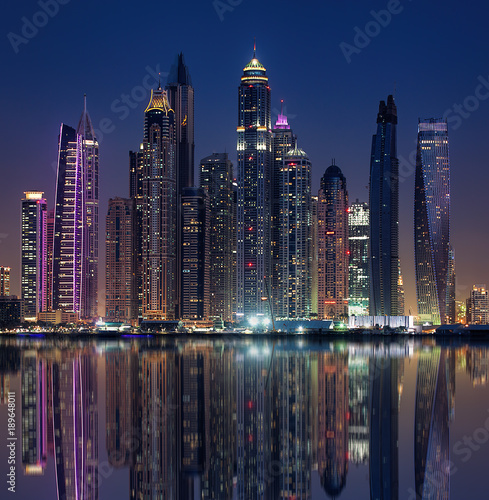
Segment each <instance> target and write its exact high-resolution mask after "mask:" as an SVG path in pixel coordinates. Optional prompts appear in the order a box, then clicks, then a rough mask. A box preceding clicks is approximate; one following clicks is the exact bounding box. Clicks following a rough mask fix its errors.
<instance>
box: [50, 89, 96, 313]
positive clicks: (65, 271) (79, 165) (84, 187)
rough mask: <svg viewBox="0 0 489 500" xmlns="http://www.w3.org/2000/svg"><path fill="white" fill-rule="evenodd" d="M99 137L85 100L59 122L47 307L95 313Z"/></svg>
mask: <svg viewBox="0 0 489 500" xmlns="http://www.w3.org/2000/svg"><path fill="white" fill-rule="evenodd" d="M98 168H99V163H98V142H97V139H96V137H95V135H94V131H93V127H92V122H91V121H90V116H89V115H88V111H87V107H86V98H85V106H84V110H83V113H82V115H81V118H80V122H79V124H78V129H77V130H75V129H74V128H72V127H69V126H67V125H65V124H62V125H61V129H60V134H59V138H58V174H57V185H56V201H55V209H54V231H53V232H54V234H53V248H52V255H53V256H52V262H53V264H52V309H53V310H58V309H61V310H64V311H73V312H75V313H77V314H79V316H80V318H84V319H93V318H95V317H97V316H98Z"/></svg>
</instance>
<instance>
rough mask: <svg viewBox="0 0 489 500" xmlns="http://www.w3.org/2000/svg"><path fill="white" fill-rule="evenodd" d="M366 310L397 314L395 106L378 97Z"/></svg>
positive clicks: (397, 242) (380, 313) (397, 212)
mask: <svg viewBox="0 0 489 500" xmlns="http://www.w3.org/2000/svg"><path fill="white" fill-rule="evenodd" d="M369 189H370V190H369V207H370V314H371V315H372V316H398V315H399V288H398V286H399V285H398V281H399V227H398V226H399V161H398V159H397V108H396V105H395V103H394V98H393V97H392V96H391V95H390V96H388V98H387V104H386V103H385V101H380V105H379V113H378V115H377V133H376V134H375V135H374V136H373V138H372V153H371V158H370V187H369Z"/></svg>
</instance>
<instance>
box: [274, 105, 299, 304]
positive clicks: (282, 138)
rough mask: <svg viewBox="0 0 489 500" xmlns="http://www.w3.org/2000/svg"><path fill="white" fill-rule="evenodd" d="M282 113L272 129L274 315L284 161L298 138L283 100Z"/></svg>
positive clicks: (278, 296)
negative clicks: (288, 119) (284, 109)
mask: <svg viewBox="0 0 489 500" xmlns="http://www.w3.org/2000/svg"><path fill="white" fill-rule="evenodd" d="M281 107H282V109H281V112H280V114H279V115H278V117H277V121H276V122H275V126H274V128H273V129H272V170H271V176H272V177H271V197H272V211H271V238H272V240H271V252H272V274H271V279H270V280H269V281H268V285H269V286H270V285H271V292H270V293H271V295H272V300H273V310H274V314H275V313H276V312H277V311H278V300H279V298H280V294H281V293H282V291H281V290H279V284H278V279H279V272H280V271H279V267H280V256H279V252H280V235H281V230H280V211H281V209H282V197H281V188H282V185H281V175H282V171H281V170H282V167H283V161H284V159H285V156H286V154H287V153H288V152H289V151H290V150H292V149H295V147H296V143H297V138H296V136H295V135H294V133H293V132H292V129H291V128H290V125H289V123H288V121H287V116H285V115H284V114H283V100H282V101H281Z"/></svg>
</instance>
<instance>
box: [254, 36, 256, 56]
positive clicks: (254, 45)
mask: <svg viewBox="0 0 489 500" xmlns="http://www.w3.org/2000/svg"><path fill="white" fill-rule="evenodd" d="M253 59H256V36H255V37H253Z"/></svg>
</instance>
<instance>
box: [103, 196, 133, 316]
mask: <svg viewBox="0 0 489 500" xmlns="http://www.w3.org/2000/svg"><path fill="white" fill-rule="evenodd" d="M134 204H135V201H134V200H133V199H126V198H114V199H112V198H111V199H110V200H109V210H108V212H107V220H106V241H105V246H106V252H105V259H106V267H105V290H106V297H105V319H106V320H107V321H120V322H131V321H133V320H135V319H136V318H137V317H138V306H137V287H136V255H135V248H134V245H133V243H134V240H133V238H134V234H135V232H136V231H135V222H136V217H135V210H134Z"/></svg>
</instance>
